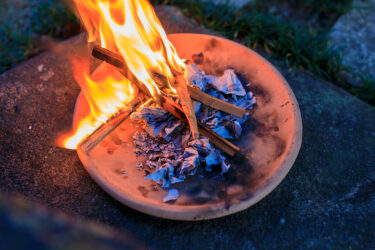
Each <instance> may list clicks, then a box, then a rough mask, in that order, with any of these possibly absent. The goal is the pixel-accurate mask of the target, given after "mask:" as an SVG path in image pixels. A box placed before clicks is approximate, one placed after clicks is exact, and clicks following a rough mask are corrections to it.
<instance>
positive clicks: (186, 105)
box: [175, 73, 199, 139]
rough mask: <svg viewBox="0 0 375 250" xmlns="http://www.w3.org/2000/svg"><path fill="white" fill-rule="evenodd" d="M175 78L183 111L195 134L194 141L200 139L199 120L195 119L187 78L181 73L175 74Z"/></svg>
mask: <svg viewBox="0 0 375 250" xmlns="http://www.w3.org/2000/svg"><path fill="white" fill-rule="evenodd" d="M175 78H176V88H177V93H178V97H179V98H180V102H181V106H182V110H183V111H184V113H185V115H186V118H187V121H188V123H189V126H190V130H191V133H192V134H193V138H194V139H199V131H198V124H197V118H196V117H195V113H194V109H193V104H192V103H191V99H190V94H189V91H188V88H187V84H186V80H185V77H184V75H183V74H181V73H175Z"/></svg>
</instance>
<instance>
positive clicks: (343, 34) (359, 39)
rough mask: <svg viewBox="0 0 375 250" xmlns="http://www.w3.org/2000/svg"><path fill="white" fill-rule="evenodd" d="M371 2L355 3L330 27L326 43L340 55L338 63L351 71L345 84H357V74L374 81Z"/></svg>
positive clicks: (374, 8) (374, 15) (373, 12)
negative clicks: (340, 60) (328, 39)
mask: <svg viewBox="0 0 375 250" xmlns="http://www.w3.org/2000/svg"><path fill="white" fill-rule="evenodd" d="M374 26H375V1H374V0H367V1H363V0H362V1H361V0H356V1H354V2H353V5H352V10H351V11H349V12H348V13H346V14H345V15H343V16H341V17H340V18H339V19H338V20H337V22H336V24H335V25H334V26H333V28H332V31H331V33H330V41H331V43H332V46H333V48H336V49H338V50H339V51H340V52H341V53H342V62H343V64H344V65H345V66H346V67H348V68H349V71H350V72H351V74H350V76H349V79H348V80H349V82H350V83H352V84H353V85H360V84H361V79H360V76H361V75H367V76H370V77H372V78H374V79H375V42H374V41H375V29H374Z"/></svg>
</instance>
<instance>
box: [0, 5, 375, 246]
mask: <svg viewBox="0 0 375 250" xmlns="http://www.w3.org/2000/svg"><path fill="white" fill-rule="evenodd" d="M157 11H158V14H159V16H160V18H161V20H162V22H163V24H164V25H165V27H166V30H167V31H168V32H169V33H174V32H199V33H202V32H205V31H204V30H203V29H202V28H199V27H196V26H195V25H192V24H189V23H187V22H185V21H183V20H182V18H181V16H178V15H177V16H176V15H175V14H174V13H175V12H174V11H172V10H171V9H166V8H158V9H157ZM81 43H82V40H80V39H79V38H74V39H71V40H69V41H67V42H65V43H64V44H62V45H61V47H62V48H63V49H64V50H65V54H66V52H67V51H69V52H74V51H81V50H80V46H79V45H80V44H81ZM275 63H276V64H277V62H275ZM41 65H43V66H41ZM278 67H279V69H280V70H281V72H282V74H283V75H284V76H285V78H286V79H287V81H288V82H289V84H290V85H291V87H292V89H293V91H294V93H295V95H296V97H297V99H298V101H299V104H300V108H301V112H302V119H303V126H304V138H303V144H302V148H301V152H300V154H299V156H298V158H297V161H296V163H295V165H294V167H293V168H292V170H291V172H290V173H289V174H288V176H287V177H286V179H285V180H284V181H283V182H282V183H281V185H280V186H279V187H278V188H277V189H276V190H275V191H273V192H272V193H271V194H270V195H269V196H267V197H266V198H265V199H263V200H262V201H260V202H259V203H258V204H256V205H255V206H253V207H251V208H249V209H247V210H245V211H243V212H240V213H237V214H235V215H232V216H228V217H225V218H221V219H216V220H212V221H202V222H176V221H168V220H162V219H158V218H153V217H151V216H147V215H144V214H142V213H139V212H137V211H134V210H132V209H130V208H127V207H125V206H123V205H121V204H119V203H118V202H117V201H116V200H114V199H112V198H111V197H109V196H108V195H107V194H106V193H104V191H102V190H101V189H100V188H99V187H98V186H97V185H96V184H95V183H94V182H93V181H92V180H91V178H90V177H89V176H88V174H87V173H86V172H85V170H84V169H83V167H82V165H81V163H80V161H79V159H78V157H77V155H76V153H75V152H74V151H69V150H65V149H61V148H57V147H55V146H54V139H55V138H56V136H57V135H58V134H59V133H60V132H61V131H62V130H66V129H68V128H69V127H70V125H71V121H72V114H73V108H74V102H75V100H76V97H77V94H78V92H79V88H78V87H77V85H76V84H75V83H74V81H73V78H72V76H71V72H70V66H69V63H68V61H67V60H66V59H64V58H63V56H61V55H56V54H53V53H50V52H46V53H43V54H41V55H40V56H37V57H35V58H33V59H31V60H29V61H27V62H25V63H23V64H21V65H19V66H18V67H16V68H14V69H12V70H10V71H8V72H6V73H4V74H3V75H1V76H0V107H1V110H2V112H1V115H0V140H1V144H0V166H1V168H2V169H1V171H0V189H1V191H2V192H5V193H10V194H20V195H23V196H25V197H26V198H27V199H29V200H33V201H37V202H39V203H42V204H45V205H46V206H48V207H51V208H56V209H58V210H60V211H63V212H66V213H67V214H70V215H73V216H76V217H77V218H78V220H85V219H91V220H94V221H97V222H101V223H103V224H106V225H110V226H112V227H114V228H116V229H118V230H120V231H126V232H129V234H130V235H131V237H133V238H135V239H136V240H138V241H140V242H143V243H144V244H145V245H147V246H151V247H154V248H160V249H169V248H176V247H179V246H180V247H181V246H185V247H186V248H206V249H207V248H216V247H226V248H232V249H239V248H240V249H241V248H245V249H251V248H260V249H262V248H266V249H269V248H276V247H283V248H287V247H288V248H299V247H308V248H325V247H327V248H332V247H338V248H344V247H345V248H348V247H357V248H358V247H361V248H371V246H374V245H375V230H374V223H373V222H374V221H375V154H374V153H373V149H374V148H375V126H374V124H375V109H374V108H373V107H371V106H370V105H368V104H366V103H364V102H362V101H360V100H358V99H356V98H355V97H353V96H351V95H349V94H347V93H346V92H344V91H342V90H340V89H338V88H337V87H335V86H333V85H332V84H330V83H327V82H324V81H321V80H319V79H317V78H316V77H314V76H313V75H311V74H310V73H306V72H303V71H299V70H294V71H287V70H286V68H285V67H284V66H283V65H278ZM1 199H4V198H1ZM32 237H41V236H38V235H35V234H34V235H33V236H32Z"/></svg>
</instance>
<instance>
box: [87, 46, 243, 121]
mask: <svg viewBox="0 0 375 250" xmlns="http://www.w3.org/2000/svg"><path fill="white" fill-rule="evenodd" d="M92 55H93V56H94V57H95V58H97V59H100V60H103V61H105V62H107V63H109V64H111V65H113V66H115V67H117V68H120V69H122V70H123V74H124V75H125V76H127V77H128V78H129V77H130V78H131V76H132V74H131V73H130V72H129V70H128V68H127V65H126V62H124V60H123V58H122V57H121V56H120V55H119V54H117V53H114V52H112V51H110V50H107V49H104V48H101V47H98V46H95V47H94V49H93V51H92ZM152 76H153V78H154V80H155V81H156V82H162V83H165V82H167V81H168V79H167V77H166V76H164V75H162V74H159V73H157V72H153V74H152ZM133 79H134V76H133V78H132V79H129V80H131V81H133ZM187 88H188V91H189V94H190V97H191V98H192V99H193V100H195V101H198V102H201V103H203V104H205V105H207V106H209V107H212V108H215V109H217V110H221V111H223V112H225V113H228V114H231V115H234V116H237V117H240V118H242V117H243V116H244V114H245V113H246V110H245V109H243V108H240V107H237V106H236V105H233V104H231V103H229V102H226V101H223V100H220V99H218V98H216V97H213V96H211V95H208V94H206V93H204V92H202V91H201V90H200V89H199V88H197V87H193V86H191V85H187Z"/></svg>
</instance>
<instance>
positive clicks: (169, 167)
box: [131, 64, 256, 202]
mask: <svg viewBox="0 0 375 250" xmlns="http://www.w3.org/2000/svg"><path fill="white" fill-rule="evenodd" d="M187 77H188V78H189V80H190V82H191V83H192V84H194V85H195V86H197V87H199V88H200V89H201V90H202V91H204V92H206V93H208V94H210V95H212V96H214V97H217V98H219V99H222V100H225V101H228V102H230V103H232V104H234V105H237V106H239V107H242V108H244V109H247V110H248V109H252V108H253V106H254V104H255V103H256V98H255V96H254V95H253V93H251V92H250V91H249V92H246V90H245V88H244V87H243V85H242V84H241V82H240V80H239V79H238V77H237V75H236V74H235V72H234V70H232V69H228V70H226V71H225V72H224V74H223V75H222V76H219V77H218V76H210V75H205V74H204V73H203V72H201V71H200V70H199V69H198V67H197V66H196V65H194V64H189V65H188V67H187ZM195 112H196V116H197V119H198V120H199V121H200V122H201V123H203V124H205V125H206V126H207V127H208V128H210V129H212V130H213V131H215V132H216V133H218V134H219V135H221V136H222V137H224V138H226V139H238V138H239V137H240V136H241V133H242V127H241V124H243V123H244V122H245V121H246V120H247V119H248V115H247V114H246V115H245V117H244V118H238V117H235V116H232V115H228V114H226V113H224V112H221V111H218V110H215V109H213V108H210V107H207V106H205V105H202V104H200V103H195ZM131 119H134V120H138V121H140V122H141V123H143V125H144V130H145V132H136V133H135V134H134V135H133V139H134V145H135V146H136V147H135V153H136V154H137V155H139V156H140V155H142V156H146V157H147V160H146V162H145V163H138V164H137V168H138V170H139V171H145V172H146V173H149V171H148V170H147V169H146V168H147V167H148V168H149V169H150V170H151V173H150V174H148V175H147V176H146V177H145V179H150V180H153V181H155V182H157V183H158V184H160V185H161V186H162V187H163V188H169V187H170V185H172V184H174V183H177V182H182V181H184V180H185V179H186V176H188V175H195V174H196V171H197V167H198V166H202V167H205V170H206V171H212V170H213V167H220V168H221V172H222V173H226V172H227V171H228V170H229V168H230V165H229V164H228V163H227V162H226V158H225V156H224V155H223V154H222V153H221V152H220V150H218V149H215V148H214V147H213V146H212V145H211V144H210V142H209V140H208V138H206V137H204V136H200V138H199V139H196V140H194V139H193V138H192V136H191V132H190V130H189V129H188V126H186V125H185V124H183V123H182V122H181V121H179V120H177V119H176V118H175V117H173V116H172V115H171V114H169V113H168V112H167V111H164V110H162V109H161V108H159V107H157V106H155V105H151V106H147V107H144V108H143V109H142V110H140V111H138V112H136V113H133V114H132V115H131ZM178 195H179V194H178V191H177V190H176V189H170V190H169V194H168V195H167V196H166V197H165V198H164V200H163V201H164V202H167V201H170V200H176V199H177V198H178Z"/></svg>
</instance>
